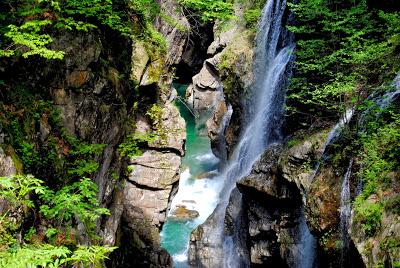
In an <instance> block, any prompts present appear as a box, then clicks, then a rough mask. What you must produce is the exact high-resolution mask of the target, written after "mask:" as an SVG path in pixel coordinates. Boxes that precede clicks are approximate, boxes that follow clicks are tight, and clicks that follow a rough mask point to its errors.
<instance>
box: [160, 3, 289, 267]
mask: <svg viewBox="0 0 400 268" xmlns="http://www.w3.org/2000/svg"><path fill="white" fill-rule="evenodd" d="M285 10H286V0H269V1H268V2H267V4H266V5H265V7H264V9H263V12H262V19H261V22H260V25H259V31H258V34H257V39H256V41H257V44H256V45H257V46H256V53H255V54H256V56H255V62H254V78H255V79H254V81H255V83H254V85H253V86H252V96H251V101H250V103H249V105H247V107H246V108H247V117H246V119H245V120H244V121H245V127H243V129H244V131H243V132H242V135H241V138H240V141H239V143H238V145H237V147H236V148H235V150H234V152H233V154H232V157H231V158H230V159H229V160H228V163H227V165H225V167H224V169H223V170H222V171H221V172H220V173H219V175H218V176H216V177H214V178H213V179H205V180H204V179H203V180H201V182H198V181H199V180H193V178H192V177H193V176H192V175H191V174H192V170H191V169H190V170H188V171H186V175H185V173H184V174H182V176H181V181H180V187H179V191H178V193H177V195H176V196H175V197H174V199H173V201H172V204H171V208H172V209H171V211H172V210H173V208H174V207H176V206H177V205H178V204H182V203H183V202H184V200H189V201H190V202H187V203H188V204H191V205H192V207H191V209H193V210H197V211H198V212H199V217H198V218H196V219H195V220H190V221H186V222H180V223H176V222H174V221H168V222H167V223H166V224H165V225H164V228H163V231H162V245H163V246H164V247H165V248H166V249H167V250H168V251H169V253H170V254H171V255H172V256H173V257H174V261H175V266H177V267H184V266H185V265H187V264H186V262H185V261H186V258H185V254H187V250H188V240H189V236H187V232H186V231H185V230H190V229H194V228H195V227H196V226H197V225H198V224H200V223H202V222H204V221H205V220H206V218H207V217H208V216H209V215H210V214H211V213H212V211H213V210H214V208H215V210H214V213H213V215H212V216H211V217H213V219H214V220H213V223H214V225H213V226H211V228H209V229H208V230H209V232H210V233H207V234H204V235H205V236H207V237H208V238H207V239H208V241H211V240H212V241H213V243H216V244H218V245H219V246H218V247H217V248H214V249H215V252H213V254H214V255H215V258H218V257H217V256H219V258H221V257H222V259H224V260H230V261H229V262H227V261H225V262H224V266H225V267H238V266H243V265H244V266H247V263H248V260H236V258H237V256H238V253H237V251H236V247H235V239H234V237H224V217H225V210H226V207H227V205H228V201H229V196H230V194H231V192H232V190H233V189H234V188H235V186H236V181H237V180H239V179H240V178H242V177H244V176H246V175H248V174H249V173H250V171H251V168H252V165H253V163H254V162H255V161H256V160H257V159H258V157H259V156H260V154H261V153H262V152H263V151H264V150H265V149H266V148H267V146H268V145H270V144H272V143H274V142H277V141H280V140H281V125H282V121H283V112H284V108H283V106H284V100H285V91H286V90H285V88H286V84H287V80H288V79H287V78H288V75H287V74H288V64H289V62H290V61H291V59H292V55H293V50H294V40H293V37H292V35H291V34H289V33H288V32H287V31H286V28H285V25H283V24H284V13H285ZM285 74H286V75H285ZM197 184H201V187H198V186H196V185H197ZM194 199H196V200H194ZM210 208H212V209H211V210H210ZM170 213H171V212H170ZM176 224H178V225H179V226H180V227H179V228H181V230H182V232H184V233H185V234H183V237H186V238H187V240H186V241H184V240H183V239H181V241H179V242H177V241H176V238H177V237H182V232H181V233H179V232H178V234H174V231H173V230H176V229H178V228H177V227H176V226H174V225H176ZM171 227H173V228H171ZM176 243H178V244H179V245H176ZM221 248H222V252H219V253H218V252H217V251H218V250H221ZM221 255H222V256H221ZM218 261H219V260H218ZM218 261H216V262H218ZM221 261H222V260H221ZM221 266H222V265H221V262H219V265H218V264H216V265H215V267H221Z"/></svg>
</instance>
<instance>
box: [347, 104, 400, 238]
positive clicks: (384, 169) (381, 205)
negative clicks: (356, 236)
mask: <svg viewBox="0 0 400 268" xmlns="http://www.w3.org/2000/svg"><path fill="white" fill-rule="evenodd" d="M384 115H385V114H384ZM386 116H387V117H388V119H386V120H384V119H380V120H378V121H375V120H374V121H372V122H371V124H369V125H368V129H367V131H366V133H365V134H364V135H363V136H362V137H361V141H362V150H361V153H360V166H361V168H360V171H359V172H358V176H359V178H360V180H361V181H362V182H363V191H362V193H361V194H360V195H359V196H358V197H357V198H356V199H355V202H354V211H355V220H356V221H358V222H359V223H361V225H362V227H363V229H364V232H365V233H366V234H367V235H369V236H373V235H374V234H375V233H376V232H377V231H378V230H379V227H380V226H381V216H382V213H383V210H384V209H388V210H389V211H391V212H392V213H399V210H398V209H396V206H397V205H398V204H399V203H400V202H399V198H398V197H396V195H394V196H392V197H389V198H384V197H383V196H382V191H386V190H388V189H391V188H392V185H393V184H395V183H396V180H397V179H396V177H395V176H394V177H393V175H391V174H393V172H395V171H397V170H399V168H400V160H399V158H398V153H399V151H398V148H399V145H400V116H399V114H398V113H397V112H394V111H392V110H388V111H386ZM373 196H374V198H372V199H371V197H373Z"/></svg>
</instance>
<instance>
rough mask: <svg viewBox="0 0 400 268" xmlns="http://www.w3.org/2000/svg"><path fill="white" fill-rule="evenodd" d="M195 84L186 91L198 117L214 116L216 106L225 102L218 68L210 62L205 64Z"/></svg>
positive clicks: (195, 79) (189, 102)
mask: <svg viewBox="0 0 400 268" xmlns="http://www.w3.org/2000/svg"><path fill="white" fill-rule="evenodd" d="M192 80H193V83H192V84H191V85H190V86H189V87H188V88H187V90H186V100H187V103H188V104H189V105H190V106H191V108H192V109H193V110H194V111H195V113H196V114H197V115H200V116H207V118H208V116H209V115H210V114H212V112H213V110H214V108H215V106H216V105H217V104H218V103H219V102H220V101H221V100H223V92H222V84H221V82H220V81H219V77H218V74H217V73H216V67H215V66H214V65H212V64H211V63H210V62H209V61H206V62H204V65H203V68H202V69H201V70H200V73H198V74H197V75H195V76H194V77H193V79H192Z"/></svg>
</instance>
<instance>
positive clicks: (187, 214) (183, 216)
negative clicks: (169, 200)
mask: <svg viewBox="0 0 400 268" xmlns="http://www.w3.org/2000/svg"><path fill="white" fill-rule="evenodd" d="M199 215H200V214H199V212H198V211H196V210H191V209H188V208H187V207H186V206H185V205H179V206H176V207H175V208H174V209H172V211H171V216H170V218H171V219H174V220H177V221H188V220H193V219H195V218H197V217H198V216H199Z"/></svg>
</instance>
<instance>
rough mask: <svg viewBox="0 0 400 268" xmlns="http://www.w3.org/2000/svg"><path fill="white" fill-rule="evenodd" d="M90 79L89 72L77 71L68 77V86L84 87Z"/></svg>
mask: <svg viewBox="0 0 400 268" xmlns="http://www.w3.org/2000/svg"><path fill="white" fill-rule="evenodd" d="M88 79H89V72H88V71H81V70H75V71H72V72H71V73H70V74H68V75H67V78H66V80H67V85H68V86H69V87H73V88H80V87H82V86H83V85H84V84H85V83H86V82H87V81H88Z"/></svg>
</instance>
